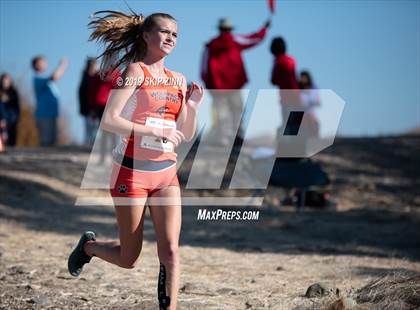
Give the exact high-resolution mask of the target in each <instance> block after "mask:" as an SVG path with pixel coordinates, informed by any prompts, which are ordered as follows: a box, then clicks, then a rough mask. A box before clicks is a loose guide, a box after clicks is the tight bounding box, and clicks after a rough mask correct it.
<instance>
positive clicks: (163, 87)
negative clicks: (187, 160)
mask: <svg viewBox="0 0 420 310" xmlns="http://www.w3.org/2000/svg"><path fill="white" fill-rule="evenodd" d="M140 66H141V68H142V69H143V72H144V81H143V83H142V84H141V86H140V87H139V89H138V90H137V91H136V92H135V93H134V94H133V96H132V97H131V98H130V99H129V101H128V103H127V105H126V106H125V108H124V109H123V111H122V117H124V118H126V119H128V120H130V121H132V122H134V123H137V124H141V125H146V126H153V127H158V128H176V120H177V118H178V115H179V113H180V112H181V108H182V102H183V99H184V95H183V93H182V88H181V85H180V84H177V83H174V80H176V79H175V77H174V75H173V74H172V72H171V71H169V70H168V69H166V68H164V70H165V73H166V75H167V79H163V78H159V79H157V78H154V77H153V76H152V75H151V74H150V72H149V70H148V69H147V68H146V67H145V66H143V65H141V64H140ZM158 82H160V83H158ZM168 82H171V83H168ZM114 155H123V156H125V157H129V158H133V159H135V160H150V161H163V160H173V161H176V153H175V151H174V145H173V144H172V143H171V142H169V141H165V140H164V139H160V138H156V137H149V136H134V135H133V134H131V136H130V137H129V138H127V137H124V138H122V139H121V140H120V143H119V145H117V147H116V148H115V150H114Z"/></svg>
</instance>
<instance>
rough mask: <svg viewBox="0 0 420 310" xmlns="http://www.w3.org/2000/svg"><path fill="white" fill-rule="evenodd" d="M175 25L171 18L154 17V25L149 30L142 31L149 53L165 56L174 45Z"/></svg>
mask: <svg viewBox="0 0 420 310" xmlns="http://www.w3.org/2000/svg"><path fill="white" fill-rule="evenodd" d="M177 35H178V34H177V25H176V22H175V21H173V20H172V19H167V18H160V17H158V18H156V26H155V27H154V29H153V30H152V31H150V32H146V33H144V39H145V41H146V43H147V50H148V52H151V53H158V54H162V56H166V55H168V54H169V53H171V52H172V50H173V49H174V47H175V46H176V40H177Z"/></svg>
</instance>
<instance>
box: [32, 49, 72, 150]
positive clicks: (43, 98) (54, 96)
mask: <svg viewBox="0 0 420 310" xmlns="http://www.w3.org/2000/svg"><path fill="white" fill-rule="evenodd" d="M67 65H68V60H67V59H65V58H64V59H62V60H61V61H60V63H59V65H58V67H57V68H56V69H55V71H54V72H53V73H52V74H51V75H50V76H46V75H45V71H46V70H47V68H48V63H47V61H46V59H45V58H44V57H43V56H36V57H34V58H33V59H32V68H33V69H34V71H35V77H34V90H35V97H36V107H35V119H36V124H37V127H38V133H39V138H40V144H41V146H52V145H55V144H56V142H57V118H58V115H59V97H58V88H57V85H56V81H58V80H59V79H61V77H62V76H63V74H64V72H65V70H66V68H67Z"/></svg>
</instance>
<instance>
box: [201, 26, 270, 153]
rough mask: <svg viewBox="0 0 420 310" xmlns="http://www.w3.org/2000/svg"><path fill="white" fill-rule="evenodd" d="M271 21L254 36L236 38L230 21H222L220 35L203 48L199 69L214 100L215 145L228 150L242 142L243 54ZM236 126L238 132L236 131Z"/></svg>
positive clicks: (255, 41) (262, 37)
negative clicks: (240, 140)
mask: <svg viewBox="0 0 420 310" xmlns="http://www.w3.org/2000/svg"><path fill="white" fill-rule="evenodd" d="M270 24H271V21H270V20H268V21H267V22H266V23H265V24H264V26H263V27H262V28H261V29H260V30H258V31H257V32H255V33H252V34H249V35H236V34H233V33H232V30H233V29H234V27H233V24H232V22H231V21H230V19H229V18H221V19H220V20H219V24H218V28H219V32H220V33H219V35H218V36H217V37H216V38H214V39H212V40H211V41H210V42H209V43H207V44H206V46H205V49H204V53H203V57H202V66H201V78H202V80H203V81H204V83H205V85H206V88H207V89H209V90H210V93H211V95H212V97H213V108H212V113H213V126H212V132H211V136H212V137H214V138H215V139H217V140H216V141H214V142H217V144H220V145H223V146H227V145H228V144H229V143H231V142H233V140H234V138H235V136H236V132H238V134H237V138H239V139H242V138H243V129H242V128H241V125H240V120H241V118H242V112H243V103H242V98H241V94H240V89H241V88H242V87H243V86H244V85H245V84H246V83H247V81H248V78H247V75H246V71H245V67H244V62H243V60H242V51H244V50H246V49H249V48H251V47H254V46H256V45H257V44H259V43H260V42H261V41H262V40H263V39H264V37H265V35H266V32H267V29H268V27H270ZM238 125H239V128H238Z"/></svg>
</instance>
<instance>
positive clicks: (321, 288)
mask: <svg viewBox="0 0 420 310" xmlns="http://www.w3.org/2000/svg"><path fill="white" fill-rule="evenodd" d="M329 290H330V289H329V287H328V286H327V285H326V284H324V283H315V284H312V285H311V286H309V287H308V289H307V290H306V293H305V297H308V298H313V297H323V296H327V295H328V294H329Z"/></svg>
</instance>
